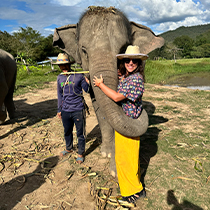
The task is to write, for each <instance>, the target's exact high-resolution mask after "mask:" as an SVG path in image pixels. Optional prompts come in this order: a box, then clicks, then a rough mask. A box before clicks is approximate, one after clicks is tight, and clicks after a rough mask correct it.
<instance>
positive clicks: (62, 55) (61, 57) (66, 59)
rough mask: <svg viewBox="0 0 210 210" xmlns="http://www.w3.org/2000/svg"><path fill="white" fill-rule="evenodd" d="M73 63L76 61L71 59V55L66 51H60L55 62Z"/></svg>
mask: <svg viewBox="0 0 210 210" xmlns="http://www.w3.org/2000/svg"><path fill="white" fill-rule="evenodd" d="M68 63H69V64H71V63H74V61H70V60H69V56H68V55H67V54H65V53H59V54H58V57H57V62H56V63H53V64H68Z"/></svg>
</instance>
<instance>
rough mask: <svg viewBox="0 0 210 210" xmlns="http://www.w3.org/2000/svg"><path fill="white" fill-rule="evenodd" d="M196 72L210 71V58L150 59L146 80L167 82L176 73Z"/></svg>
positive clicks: (146, 69)
mask: <svg viewBox="0 0 210 210" xmlns="http://www.w3.org/2000/svg"><path fill="white" fill-rule="evenodd" d="M195 72H209V73H210V58H201V59H181V60H177V61H176V62H175V61H174V60H160V61H152V60H148V61H147V62H146V67H145V75H146V82H147V83H152V84H165V83H167V80H168V79H169V78H171V77H173V76H176V75H183V74H189V73H195Z"/></svg>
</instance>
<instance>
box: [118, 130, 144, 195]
mask: <svg viewBox="0 0 210 210" xmlns="http://www.w3.org/2000/svg"><path fill="white" fill-rule="evenodd" d="M139 149H140V137H136V138H131V137H126V136H123V135H121V134H120V133H118V132H117V131H115V162H116V168H117V176H118V182H119V186H120V192H121V195H122V196H130V195H133V194H135V193H137V192H140V191H141V190H143V186H142V183H141V182H140V178H141V174H140V160H139Z"/></svg>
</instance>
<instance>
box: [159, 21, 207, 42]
mask: <svg viewBox="0 0 210 210" xmlns="http://www.w3.org/2000/svg"><path fill="white" fill-rule="evenodd" d="M208 30H210V24H206V25H197V26H190V27H185V26H182V27H179V28H177V29H176V30H173V31H167V32H164V33H162V34H160V36H161V37H163V38H164V39H165V42H166V43H168V42H173V41H174V39H176V37H179V36H182V35H187V36H189V37H190V38H192V39H195V38H196V36H198V35H201V34H203V33H205V32H207V31H208Z"/></svg>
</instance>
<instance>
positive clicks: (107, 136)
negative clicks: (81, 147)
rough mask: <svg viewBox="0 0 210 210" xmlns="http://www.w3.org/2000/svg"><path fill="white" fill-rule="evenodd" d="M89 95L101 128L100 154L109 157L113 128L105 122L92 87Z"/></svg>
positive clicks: (110, 154)
mask: <svg viewBox="0 0 210 210" xmlns="http://www.w3.org/2000/svg"><path fill="white" fill-rule="evenodd" d="M90 97H91V99H92V104H93V108H94V110H95V113H96V117H97V119H98V124H99V127H100V130H101V136H102V144H101V154H102V156H103V157H111V156H112V152H113V151H112V147H113V141H114V129H113V128H112V127H111V126H110V124H109V123H108V122H107V120H106V117H105V115H104V113H103V112H102V111H101V109H100V108H99V106H98V103H97V101H96V100H95V96H94V93H93V90H92V88H90Z"/></svg>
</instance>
